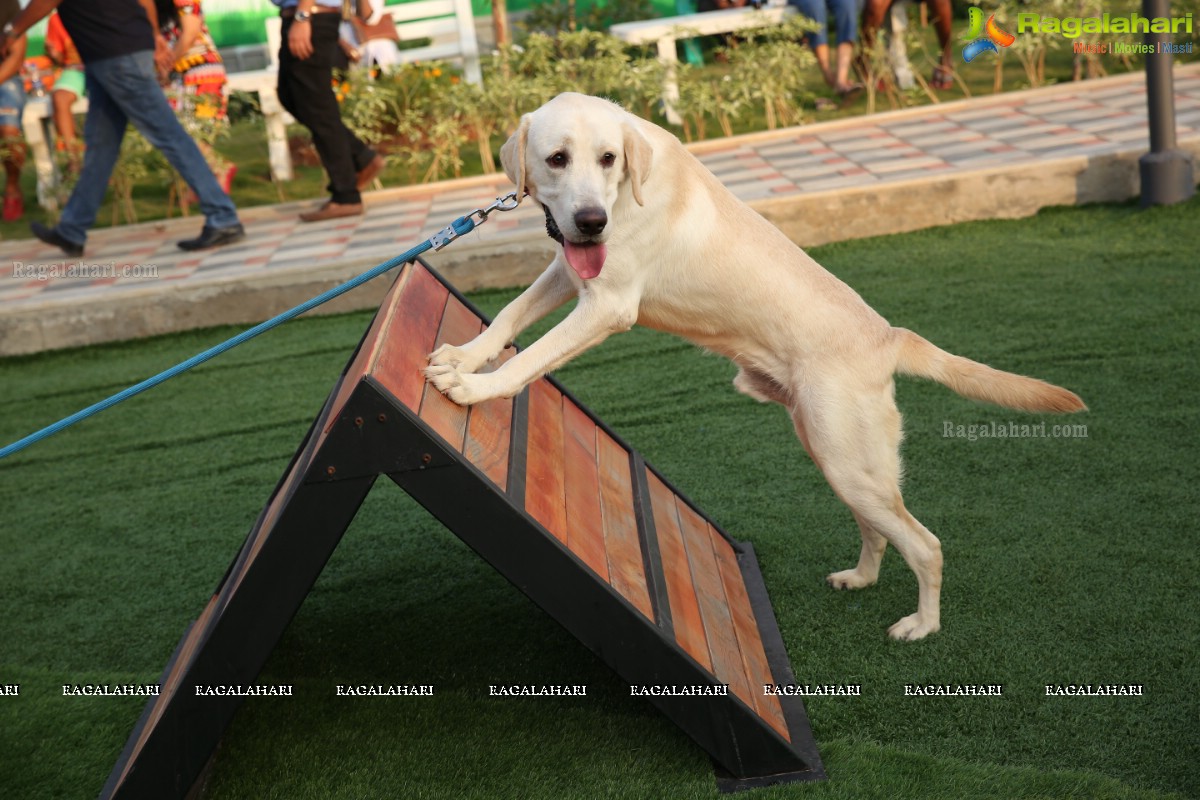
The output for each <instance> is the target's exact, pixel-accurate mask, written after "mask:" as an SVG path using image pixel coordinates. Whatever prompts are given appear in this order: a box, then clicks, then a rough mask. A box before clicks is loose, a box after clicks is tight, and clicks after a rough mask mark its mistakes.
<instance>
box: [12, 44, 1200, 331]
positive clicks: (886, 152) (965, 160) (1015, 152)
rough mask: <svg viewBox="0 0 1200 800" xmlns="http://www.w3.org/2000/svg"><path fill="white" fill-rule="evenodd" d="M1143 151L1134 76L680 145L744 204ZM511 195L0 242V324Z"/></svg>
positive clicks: (412, 239) (524, 235) (1184, 93)
mask: <svg viewBox="0 0 1200 800" xmlns="http://www.w3.org/2000/svg"><path fill="white" fill-rule="evenodd" d="M1175 89H1176V111H1177V122H1178V129H1177V130H1178V134H1179V137H1180V139H1181V140H1191V139H1195V138H1196V137H1200V64H1193V65H1188V66H1185V67H1177V68H1176V76H1175ZM1147 143H1148V133H1147V126H1146V97H1145V79H1144V76H1143V75H1142V74H1141V73H1135V74H1132V75H1124V76H1119V77H1114V78H1108V79H1103V80H1098V81H1086V82H1081V83H1075V84H1067V85H1061V86H1057V87H1050V88H1048V89H1041V90H1033V91H1025V92H1012V93H1007V94H1003V95H999V96H987V97H981V98H975V99H971V100H965V101H959V102H954V103H943V104H940V105H931V106H924V107H921V108H917V109H907V110H904V111H899V112H892V113H887V114H877V115H874V116H871V117H858V118H854V119H849V120H839V121H836V122H831V123H823V124H819V125H810V126H801V127H798V128H790V129H787V130H783V131H775V132H768V133H761V134H754V135H750V136H744V137H738V138H734V139H727V140H718V141H714V142H705V143H699V144H697V145H694V146H693V148H692V149H693V152H695V153H696V154H697V155H698V156H699V158H700V159H701V160H702V161H703V162H704V163H705V164H706V165H707V166H708V167H709V168H710V169H712V170H713V172H714V173H716V174H717V175H718V176H719V177H720V178H721V179H722V180H723V181H724V182H725V183H726V184H727V185H728V186H729V187H730V188H731V189H732V190H733V191H734V192H736V193H737V194H738V196H740V197H741V198H742V199H744V200H747V201H750V202H754V201H758V200H764V199H767V198H787V197H791V196H800V195H807V194H810V193H813V192H817V191H824V190H831V189H845V188H855V187H858V188H859V189H862V190H865V191H874V190H878V188H879V186H880V185H881V184H883V183H887V182H895V181H903V180H907V179H912V178H914V177H923V176H924V177H927V176H931V175H945V176H947V177H953V176H955V175H956V174H960V173H963V174H965V173H967V172H972V171H978V170H980V169H985V168H989V167H996V168H1002V167H1004V168H1007V167H1010V166H1014V165H1022V166H1023V167H1025V168H1028V166H1029V165H1030V164H1037V163H1039V162H1043V161H1048V160H1051V159H1057V158H1062V157H1066V156H1077V155H1103V154H1106V153H1113V152H1117V151H1128V150H1130V149H1140V150H1142V151H1144V150H1145V149H1146V148H1147V146H1148V145H1147ZM511 189H512V186H511V185H510V183H509V182H508V180H507V179H506V178H505V177H504V176H503V175H492V176H484V177H482V178H478V179H468V180H462V181H452V182H447V183H441V184H429V185H423V186H416V187H406V188H403V189H394V190H384V191H379V192H373V193H368V194H367V195H366V205H367V210H366V213H365V214H364V215H363V216H362V217H361V218H351V219H343V220H333V221H329V222H324V223H315V224H302V223H300V222H299V221H298V219H297V216H296V215H297V213H298V212H299V211H301V210H304V209H305V208H308V207H311V206H313V205H314V203H313V202H308V203H289V204H284V205H278V206H269V207H258V208H247V209H243V210H242V212H241V213H242V219H243V222H244V223H245V225H246V229H247V237H246V239H245V240H244V241H243V242H241V243H239V244H238V245H236V246H233V247H226V248H220V249H217V250H213V251H208V252H204V253H198V254H197V253H191V254H189V253H184V252H183V251H180V250H179V249H178V248H176V246H175V241H177V240H178V239H181V238H188V237H190V236H193V235H195V234H196V233H197V232H198V230H199V227H200V225H201V224H202V218H201V217H199V216H193V217H190V218H187V219H175V220H169V221H166V222H153V223H144V224H139V225H129V226H122V227H118V228H111V229H97V230H95V231H93V233H92V235H91V237H90V239H89V240H88V245H87V250H86V251H85V254H84V256H83V257H82V258H81V259H68V258H64V257H63V256H62V254H61V252H60V251H58V250H57V249H56V248H52V247H49V246H47V245H44V244H42V243H41V242H39V241H37V240H33V239H27V240H8V241H4V242H0V250H2V251H3V253H4V256H3V262H11V266H10V264H8V263H3V262H0V322H2V321H3V318H4V317H5V316H6V315H9V314H12V313H16V312H18V311H20V310H21V309H22V307H25V310H26V311H28V310H29V306H31V305H34V306H40V305H42V304H44V303H45V302H47V301H53V302H54V303H55V305H60V304H62V303H65V302H68V301H71V302H75V303H78V304H79V305H80V306H81V307H82V306H87V305H88V304H90V303H93V302H96V301H97V300H99V299H101V298H104V297H105V296H106V295H111V294H113V293H116V292H120V291H122V290H126V289H130V288H132V287H135V286H136V287H140V288H142V289H145V290H150V289H151V287H153V290H154V291H159V292H171V291H173V290H174V289H175V288H176V287H181V286H186V285H198V284H201V283H203V282H205V281H214V280H220V282H222V283H223V284H228V282H229V281H230V280H239V279H242V278H244V277H253V276H262V275H264V274H265V273H269V272H272V271H280V274H281V275H282V274H293V273H295V271H296V270H306V269H312V270H320V269H323V268H324V269H328V267H329V266H330V265H331V264H343V263H348V262H354V263H356V264H368V265H369V264H373V263H377V262H379V261H383V260H385V259H387V258H390V257H392V256H394V255H396V254H397V253H399V252H403V251H404V250H406V249H408V248H409V247H411V246H412V245H414V244H416V243H417V242H419V241H421V240H422V239H424V238H425V237H427V236H428V235H429V234H430V233H432V232H433V231H435V230H437V229H439V228H441V227H443V226H445V225H446V224H448V223H449V221H450V220H452V219H453V218H455V217H457V216H459V215H461V214H463V213H465V212H467V211H469V210H471V209H472V208H475V207H479V206H483V205H486V204H487V203H488V202H490V201H491V200H493V199H494V198H495V197H497V196H498V195H502V194H504V193H506V192H508V191H510V190H511ZM542 231H544V227H543V219H542V214H541V211H540V209H535V208H533V207H532V204H526V205H524V206H522V207H521V209H520V210H518V211H516V212H511V213H507V214H497V215H496V216H494V217H493V218H492V219H491V220H489V222H488V224H487V225H484V226H482V227H480V228H479V230H478V231H477V232H475V233H473V234H471V237H470V238H471V240H472V242H473V244H475V245H481V246H485V247H486V246H495V247H500V246H502V245H505V244H506V243H510V242H513V241H517V240H521V239H529V238H531V237H538V236H541V238H542V239H543V240H544V233H542ZM542 244H543V245H544V244H545V242H544V241H543V242H542ZM457 246H458V243H456V244H453V245H451V248H453V247H457ZM78 263H82V264H84V265H99V269H100V274H99V275H98V276H97V277H70V276H63V275H61V274H60V273H61V272H63V268H64V267H71V266H72V265H74V264H78ZM147 265H153V266H154V267H156V271H155V272H154V274H153V276H151V277H139V276H138V274H137V273H138V272H141V271H145V267H146V266H147ZM127 267H128V268H130V269H128V270H126V269H124V268H127ZM91 268H92V269H96V267H91ZM105 268H107V270H108V271H105ZM112 272H116V273H120V272H130V273H132V274H130V275H128V276H125V277H118V276H115V275H113V274H110V273H112Z"/></svg>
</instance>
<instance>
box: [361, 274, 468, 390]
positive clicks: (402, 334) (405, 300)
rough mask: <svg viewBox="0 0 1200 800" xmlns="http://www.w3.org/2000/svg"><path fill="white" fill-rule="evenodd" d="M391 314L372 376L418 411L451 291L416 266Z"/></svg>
mask: <svg viewBox="0 0 1200 800" xmlns="http://www.w3.org/2000/svg"><path fill="white" fill-rule="evenodd" d="M409 269H411V270H412V271H413V274H412V277H411V278H409V279H408V283H407V285H406V286H405V287H404V292H403V294H402V295H401V296H400V302H399V303H397V305H396V308H395V310H394V311H393V312H392V315H391V316H392V322H391V324H390V325H389V326H388V330H387V333H386V335H385V338H384V341H383V346H382V348H380V350H379V354H378V356H377V357H376V358H375V364H374V366H373V367H372V369H371V375H372V376H374V377H375V378H376V380H378V381H379V383H380V385H382V386H383V387H384V388H386V389H387V390H388V391H389V392H391V393H392V395H393V396H394V397H395V398H396V399H397V400H399V401H400V402H401V403H403V404H404V405H405V406H407V407H408V408H410V409H412V410H413V411H416V410H417V409H418V408H419V407H420V405H421V395H422V394H423V393H424V391H425V375H424V373H423V372H422V370H423V369H424V368H425V365H426V363H427V359H428V357H429V353H430V351H431V350H433V343H434V341H435V340H436V338H437V332H438V323H440V322H441V319H442V311H443V309H444V308H445V307H446V298H447V297H448V296H449V295H450V290H449V289H447V288H446V287H445V286H443V285H442V284H441V282H440V281H438V279H437V278H435V277H433V275H431V274H430V273H429V270H427V269H425V268H424V267H422V266H419V265H416V264H414V265H413V266H411V267H410V268H409Z"/></svg>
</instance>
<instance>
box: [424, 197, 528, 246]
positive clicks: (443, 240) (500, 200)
mask: <svg viewBox="0 0 1200 800" xmlns="http://www.w3.org/2000/svg"><path fill="white" fill-rule="evenodd" d="M520 204H521V201H520V200H519V199H518V198H517V193H516V192H509V193H508V194H506V195H504V196H503V197H497V198H496V200H495V202H493V203H492V204H491V205H489V206H487V207H486V208H477V209H475V210H474V211H472V212H470V213H469V214H466V215H465V216H463V217H461V218H459V219H458V220H455V222H454V224H451V225H448V226H446V227H445V228H442V229H441V230H440V231H438V232H437V233H435V234H434V235H433V236H431V237H429V244H430V245H431V246H432V247H433V249H434V252H436V251H438V250H441V249H442V248H443V247H445V246H446V245H448V244H450V243H451V242H453V241H454V240H455V239H457V238H458V237H459V233H458V231H457V230H456V229H455V225H456V224H458V223H459V222H463V221H465V220H469V219H471V217H476V216H477V217H479V221H478V222H475V221H472V224H471V228H469V229H468V230H474V229H475V228H477V227H479V226H480V225H482V224H483V223H485V222H487V218H488V215H489V214H491V213H492V212H493V211H512V210H513V209H515V208H516V207H517V206H519V205H520ZM465 232H466V231H464V233H465Z"/></svg>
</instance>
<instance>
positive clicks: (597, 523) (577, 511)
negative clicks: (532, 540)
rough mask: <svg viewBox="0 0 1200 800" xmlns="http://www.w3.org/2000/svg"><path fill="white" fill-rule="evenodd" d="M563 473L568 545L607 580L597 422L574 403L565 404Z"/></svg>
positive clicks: (567, 402) (566, 402)
mask: <svg viewBox="0 0 1200 800" xmlns="http://www.w3.org/2000/svg"><path fill="white" fill-rule="evenodd" d="M563 462H564V463H563V473H564V477H565V478H566V487H565V488H566V492H565V497H566V506H567V547H568V548H570V550H571V552H573V553H574V554H575V555H577V556H579V558H580V559H582V560H583V563H585V564H587V565H588V566H589V567H591V569H592V571H593V572H595V573H596V574H597V575H599V576H600V577H601V578H602V579H603V580H604V581H605V582H606V583H607V582H608V555H607V554H606V553H605V552H604V515H603V513H602V512H601V510H600V476H599V475H598V474H597V469H596V423H595V422H593V421H592V418H591V417H589V416H588V415H587V414H585V413H583V411H581V410H580V408H579V406H577V405H575V404H574V403H572V402H570V401H569V400H568V401H565V402H564V403H563Z"/></svg>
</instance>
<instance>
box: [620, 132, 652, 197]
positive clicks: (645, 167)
mask: <svg viewBox="0 0 1200 800" xmlns="http://www.w3.org/2000/svg"><path fill="white" fill-rule="evenodd" d="M622 127H623V129H624V131H623V133H624V143H623V146H624V147H625V172H626V174H628V175H629V184H630V186H631V187H632V188H633V199H634V200H636V201H637V204H638V205H639V206H644V205H646V204H645V203H644V202H643V201H642V184H644V183H645V182H646V177H647V176H648V175H649V174H650V161H651V159H652V158H653V156H654V148H653V147H651V146H650V142H648V141H646V137H645V136H643V135H642V132H641V131H639V130H638V129H637V128H635V127H634V126H633V125H630V124H629V123H625V125H623V126H622Z"/></svg>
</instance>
